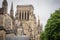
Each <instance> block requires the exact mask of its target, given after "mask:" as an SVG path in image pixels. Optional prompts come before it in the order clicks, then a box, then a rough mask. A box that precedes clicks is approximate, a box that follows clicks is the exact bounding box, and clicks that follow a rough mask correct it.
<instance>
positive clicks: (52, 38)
mask: <svg viewBox="0 0 60 40" xmlns="http://www.w3.org/2000/svg"><path fill="white" fill-rule="evenodd" d="M43 35H45V36H43V37H42V38H45V39H46V40H60V9H59V10H56V11H55V12H54V13H53V14H51V16H50V18H49V19H48V21H47V24H46V26H45V33H44V34H43ZM41 36H42V34H41ZM42 38H41V39H42ZM45 39H44V40H45Z"/></svg>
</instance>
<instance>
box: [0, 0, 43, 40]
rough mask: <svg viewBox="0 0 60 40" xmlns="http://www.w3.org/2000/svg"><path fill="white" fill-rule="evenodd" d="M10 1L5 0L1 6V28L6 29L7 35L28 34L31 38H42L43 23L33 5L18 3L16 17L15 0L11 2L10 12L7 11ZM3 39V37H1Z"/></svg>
mask: <svg viewBox="0 0 60 40" xmlns="http://www.w3.org/2000/svg"><path fill="white" fill-rule="evenodd" d="M7 10H8V3H7V0H3V2H2V8H0V30H4V32H5V34H6V36H22V35H24V36H28V37H30V40H40V33H41V32H42V25H41V24H40V19H39V17H38V22H36V16H35V14H34V7H33V6H32V5H17V10H16V13H15V17H14V10H13V2H12V3H11V9H10V14H9V13H7ZM0 39H1V38H0Z"/></svg>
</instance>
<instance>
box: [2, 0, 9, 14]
mask: <svg viewBox="0 0 60 40" xmlns="http://www.w3.org/2000/svg"><path fill="white" fill-rule="evenodd" d="M2 8H3V9H4V11H3V13H4V14H7V8H8V3H7V0H3V2H2Z"/></svg>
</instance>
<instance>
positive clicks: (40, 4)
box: [0, 0, 60, 29]
mask: <svg viewBox="0 0 60 40" xmlns="http://www.w3.org/2000/svg"><path fill="white" fill-rule="evenodd" d="M2 1H3V0H0V7H2ZM7 1H8V13H10V8H11V3H12V1H13V8H14V13H16V6H17V5H33V7H34V14H35V16H36V18H37V19H38V16H39V17H40V22H41V24H42V25H43V29H44V28H45V25H46V23H47V20H48V19H49V17H50V14H52V13H53V12H54V11H55V10H57V9H59V8H60V0H7Z"/></svg>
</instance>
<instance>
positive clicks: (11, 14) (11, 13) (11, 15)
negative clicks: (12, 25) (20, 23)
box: [10, 2, 14, 18]
mask: <svg viewBox="0 0 60 40" xmlns="http://www.w3.org/2000/svg"><path fill="white" fill-rule="evenodd" d="M13 13H14V12H13V2H12V3H11V10H10V17H11V18H13Z"/></svg>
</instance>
